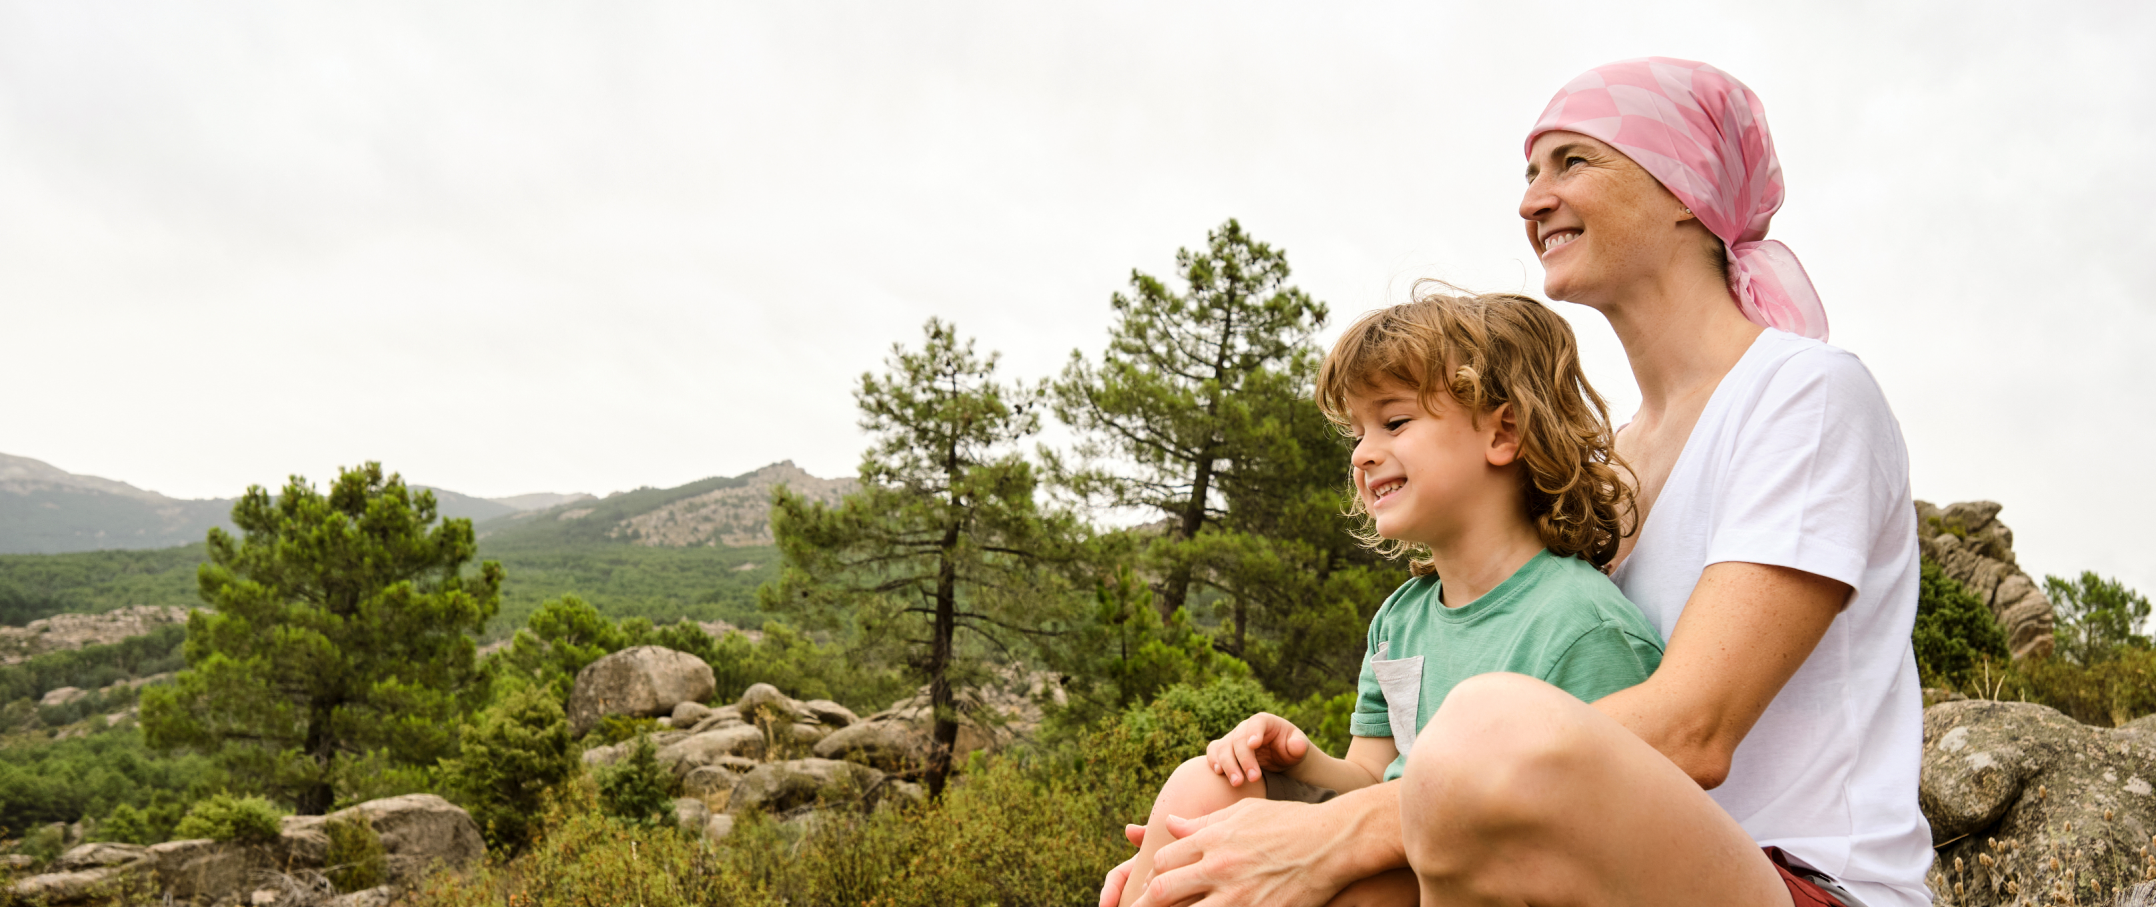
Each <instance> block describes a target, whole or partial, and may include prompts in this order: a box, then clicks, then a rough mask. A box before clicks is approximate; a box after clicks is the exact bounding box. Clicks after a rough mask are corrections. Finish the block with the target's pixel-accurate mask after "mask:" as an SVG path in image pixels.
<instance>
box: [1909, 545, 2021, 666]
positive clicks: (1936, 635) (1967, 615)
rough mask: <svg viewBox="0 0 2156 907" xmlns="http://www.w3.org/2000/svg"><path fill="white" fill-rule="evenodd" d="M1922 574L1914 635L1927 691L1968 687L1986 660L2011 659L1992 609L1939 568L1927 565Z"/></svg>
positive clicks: (1926, 563) (1928, 563)
mask: <svg viewBox="0 0 2156 907" xmlns="http://www.w3.org/2000/svg"><path fill="white" fill-rule="evenodd" d="M1922 569H1923V576H1922V579H1921V580H1920V584H1919V585H1918V587H1917V598H1916V627H1915V628H1914V630H1913V631H1912V632H1911V634H1910V644H1911V645H1912V646H1914V647H1915V649H1916V668H1917V675H1918V677H1919V678H1921V679H1922V682H1923V684H1924V685H1925V686H1928V687H1947V688H1950V689H1951V688H1958V687H1962V686H1965V685H1967V684H1969V683H1970V682H1971V678H1972V676H1973V675H1972V672H1974V671H1976V670H1977V669H1978V668H1979V667H1980V666H1981V665H1983V664H1984V663H1985V659H1986V658H1989V659H1992V660H1994V661H2005V660H2006V654H2007V653H2006V634H2005V633H2004V632H2003V631H2001V630H2000V629H1999V622H1998V621H1997V620H1996V619H1995V618H1993V617H1992V616H1991V608H1989V607H1988V606H1986V605H1985V604H1984V603H1983V602H1982V601H1979V600H1978V599H1977V597H1976V596H1974V595H1971V594H1970V593H1969V590H1967V589H1964V588H1962V585H1961V584H1960V583H1958V582H1955V581H1954V578H1953V577H1950V576H1947V575H1946V573H1945V572H1944V571H1941V570H1940V569H1939V565H1938V564H1935V563H1933V562H1931V561H1929V560H1926V561H1924V562H1923V565H1922Z"/></svg>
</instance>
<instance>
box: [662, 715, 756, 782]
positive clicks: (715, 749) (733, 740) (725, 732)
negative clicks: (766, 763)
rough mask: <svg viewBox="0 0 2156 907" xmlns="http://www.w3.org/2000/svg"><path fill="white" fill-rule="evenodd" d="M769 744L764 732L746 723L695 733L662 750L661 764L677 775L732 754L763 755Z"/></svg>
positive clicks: (740, 756)
mask: <svg viewBox="0 0 2156 907" xmlns="http://www.w3.org/2000/svg"><path fill="white" fill-rule="evenodd" d="M767 747H768V744H767V743H766V741H765V740H764V732H763V731H762V730H761V729H759V728H756V727H753V726H751V725H746V724H737V725H733V726H731V727H724V728H719V729H717V730H710V731H705V732H703V733H701V734H693V735H691V736H689V737H688V738H687V739H684V740H681V741H680V742H677V743H674V744H671V745H669V746H667V747H666V748H665V749H662V750H660V751H659V754H658V755H659V764H660V765H661V766H664V767H665V768H667V769H668V770H670V771H672V772H673V773H674V775H675V776H676V777H680V776H683V775H687V774H688V773H689V772H690V770H692V769H696V768H699V767H702V766H706V765H710V764H712V763H714V762H718V761H719V760H721V759H724V758H727V757H729V756H731V757H737V758H746V759H760V758H762V757H763V755H764V750H765V749H766V748H767Z"/></svg>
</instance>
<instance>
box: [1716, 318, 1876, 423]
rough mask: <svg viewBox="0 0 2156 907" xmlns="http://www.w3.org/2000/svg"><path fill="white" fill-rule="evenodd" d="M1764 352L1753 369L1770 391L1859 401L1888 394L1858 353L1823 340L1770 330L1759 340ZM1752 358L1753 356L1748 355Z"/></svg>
mask: <svg viewBox="0 0 2156 907" xmlns="http://www.w3.org/2000/svg"><path fill="white" fill-rule="evenodd" d="M1758 345H1759V346H1760V347H1762V348H1761V349H1758V350H1755V352H1760V353H1763V354H1764V355H1762V356H1760V357H1759V360H1760V361H1759V362H1758V363H1757V366H1756V367H1755V368H1754V369H1752V370H1751V371H1752V375H1751V378H1752V381H1751V383H1753V384H1754V385H1756V386H1758V387H1760V388H1762V389H1764V390H1768V391H1770V394H1769V395H1770V396H1772V394H1771V391H1772V390H1775V389H1780V390H1783V391H1784V392H1804V391H1810V392H1812V393H1815V394H1816V393H1823V394H1826V395H1830V396H1833V397H1837V398H1842V399H1846V400H1849V401H1852V402H1856V401H1867V402H1868V401H1877V402H1878V403H1879V404H1880V405H1882V406H1884V405H1885V403H1886V395H1885V394H1884V393H1883V392H1881V391H1880V389H1879V381H1878V379H1877V378H1874V377H1872V372H1871V369H1870V368H1869V367H1867V366H1866V365H1865V364H1864V360H1863V359H1862V358H1860V357H1859V356H1857V354H1855V353H1852V352H1850V351H1848V350H1845V349H1843V348H1841V347H1838V346H1835V345H1833V344H1831V343H1827V342H1825V341H1823V340H1813V339H1811V338H1809V337H1799V336H1797V335H1795V334H1791V333H1787V332H1784V331H1778V330H1773V329H1771V328H1770V329H1768V330H1767V331H1765V332H1764V333H1763V334H1762V335H1761V336H1760V339H1759V341H1758ZM1747 358H1751V357H1749V356H1748V357H1747Z"/></svg>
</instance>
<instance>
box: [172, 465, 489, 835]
mask: <svg viewBox="0 0 2156 907" xmlns="http://www.w3.org/2000/svg"><path fill="white" fill-rule="evenodd" d="M436 516H437V511H436V507H435V501H434V494H433V492H430V491H424V490H422V491H420V492H419V493H417V494H413V493H412V492H411V491H410V490H409V489H407V488H406V487H405V484H404V481H403V479H401V478H399V477H398V476H396V475H390V476H387V477H386V478H385V477H384V475H383V473H382V467H381V464H379V463H368V464H366V465H364V466H361V467H359V468H357V469H350V470H342V471H340V472H339V474H338V476H337V481H336V483H335V484H333V485H331V486H330V488H329V492H328V493H327V494H323V493H321V492H318V491H316V490H315V489H314V487H313V486H311V485H309V484H307V482H306V480H305V479H302V478H300V477H298V476H294V477H292V480H291V483H290V484H288V485H286V486H285V488H284V491H283V492H282V493H280V494H279V495H277V496H276V497H274V498H273V497H271V495H270V493H269V492H268V491H267V490H265V489H263V488H262V487H261V486H259V485H258V486H254V487H251V488H249V489H247V493H246V494H245V495H244V496H242V497H241V498H240V500H239V502H238V503H237V504H235V505H233V508H232V521H233V523H234V524H236V525H237V526H238V527H239V529H240V531H241V532H242V533H243V535H242V537H241V538H239V539H234V538H233V537H232V536H231V535H230V534H228V533H226V532H225V531H224V530H222V529H211V530H210V534H209V557H210V562H209V563H207V564H204V565H202V567H201V569H200V571H199V575H198V582H199V584H200V587H201V593H202V599H203V601H205V602H207V603H208V604H209V606H210V609H209V610H207V611H197V612H195V613H194V614H192V615H190V616H189V618H188V622H187V645H186V655H187V664H188V668H187V670H184V671H182V672H180V674H179V675H178V676H177V677H175V678H174V680H173V682H172V684H170V685H169V686H164V687H152V688H151V689H149V690H147V691H145V692H144V694H143V703H142V725H143V729H144V731H145V733H146V735H147V737H148V740H149V742H150V744H151V745H152V746H155V747H158V748H161V749H171V748H174V747H186V748H190V749H197V750H201V751H204V752H210V753H216V754H218V755H220V756H221V757H223V758H224V759H225V760H226V761H227V763H228V764H229V765H230V767H231V768H232V769H233V776H234V777H235V778H243V779H251V780H252V781H253V783H255V784H257V785H259V787H260V788H261V789H262V790H264V791H265V792H269V793H273V794H276V795H278V796H280V797H283V798H285V799H287V800H289V801H290V802H292V803H293V804H294V805H295V806H296V807H297V808H298V810H299V812H301V813H302V814H307V815H319V814H322V813H325V812H328V811H329V810H330V809H331V808H332V806H333V805H334V804H335V803H336V800H337V794H338V790H339V787H340V786H343V785H347V784H348V783H349V781H350V779H349V778H348V777H347V770H348V769H350V768H351V767H352V766H353V764H354V763H355V761H356V760H358V759H359V758H361V757H386V758H387V760H388V762H389V763H390V764H392V765H405V766H432V765H434V764H435V763H436V761H437V760H439V759H440V758H442V757H445V756H449V755H452V754H454V753H455V751H456V728H457V727H458V725H459V723H460V719H461V718H462V717H463V716H464V715H467V714H469V713H470V711H471V709H472V707H473V705H474V704H475V699H476V697H477V696H479V695H480V694H482V693H483V688H482V685H481V684H478V683H476V682H475V681H477V680H478V679H479V676H480V675H479V672H478V670H477V669H476V667H475V665H474V663H473V644H472V638H471V634H474V633H477V632H479V631H480V630H481V629H482V628H484V627H485V626H486V622H487V619H488V618H491V617H493V616H494V613H495V611H496V610H497V609H498V608H499V607H500V604H501V583H502V570H501V567H500V565H498V564H495V563H493V562H491V561H489V562H486V563H484V564H482V565H481V566H480V569H479V572H478V575H477V576H476V577H467V576H465V575H464V574H463V568H464V566H465V565H466V564H467V563H469V562H470V561H471V559H472V557H473V554H474V553H475V550H476V549H475V542H474V539H473V535H472V524H471V521H470V520H463V519H455V520H441V521H440V522H438V523H437V522H436Z"/></svg>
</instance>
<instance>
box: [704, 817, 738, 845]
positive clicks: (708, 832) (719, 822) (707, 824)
mask: <svg viewBox="0 0 2156 907" xmlns="http://www.w3.org/2000/svg"><path fill="white" fill-rule="evenodd" d="M733 833H734V817H733V816H729V815H727V814H725V813H716V814H714V815H712V817H711V818H709V819H706V820H705V821H704V839H705V840H707V841H710V842H711V843H713V844H716V843H718V842H720V841H724V840H726V836H727V835H730V834H733Z"/></svg>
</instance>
